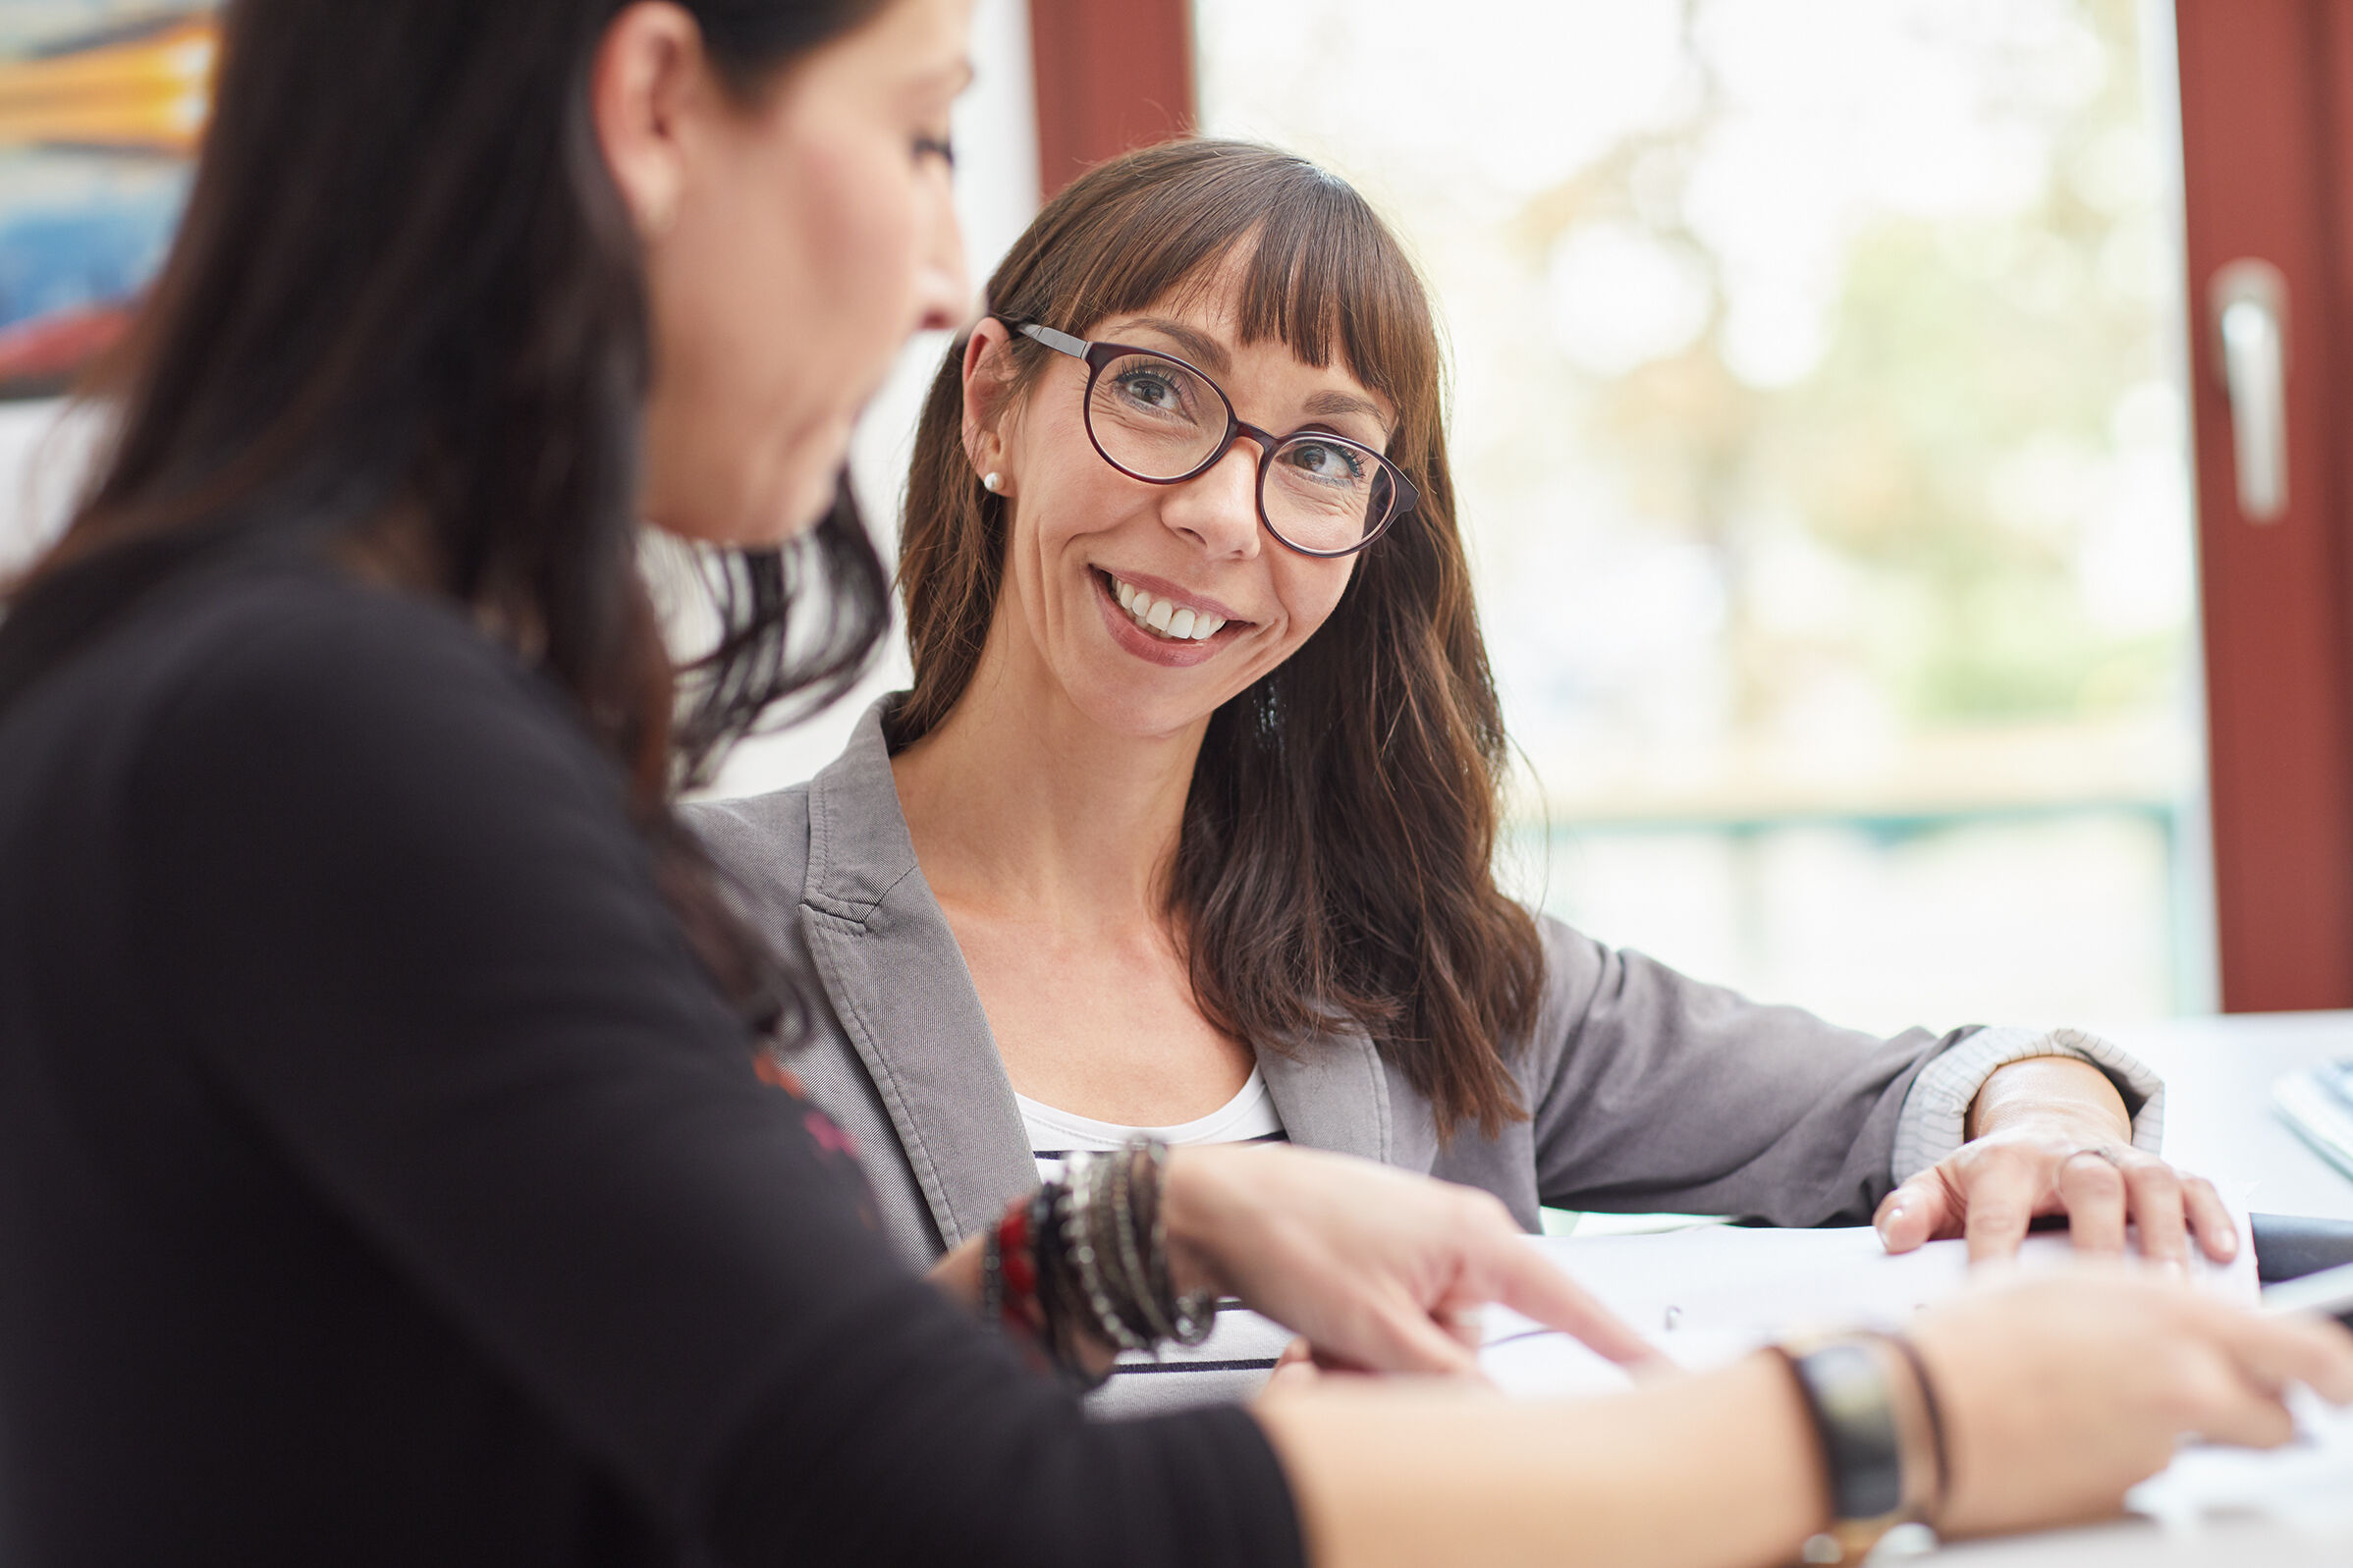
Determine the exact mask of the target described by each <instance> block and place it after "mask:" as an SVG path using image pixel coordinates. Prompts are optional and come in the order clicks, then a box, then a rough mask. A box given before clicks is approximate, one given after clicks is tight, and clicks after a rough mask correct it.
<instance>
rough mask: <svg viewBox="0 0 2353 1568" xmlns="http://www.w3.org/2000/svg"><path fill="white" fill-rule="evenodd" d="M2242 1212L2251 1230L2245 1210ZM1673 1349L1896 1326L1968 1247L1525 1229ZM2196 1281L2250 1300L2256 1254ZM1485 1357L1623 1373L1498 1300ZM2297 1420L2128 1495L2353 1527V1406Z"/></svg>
mask: <svg viewBox="0 0 2353 1568" xmlns="http://www.w3.org/2000/svg"><path fill="white" fill-rule="evenodd" d="M2235 1217H2236V1218H2237V1219H2238V1220H2239V1221H2240V1226H2241V1228H2240V1232H2239V1233H2240V1234H2241V1235H2245V1234H2247V1231H2246V1229H2245V1220H2246V1217H2245V1215H2244V1214H2243V1213H2241V1214H2238V1215H2236V1216H2235ZM1529 1245H1530V1246H1533V1247H1536V1248H1539V1249H1540V1250H1541V1251H1543V1252H1544V1254H1545V1255H1546V1256H1547V1257H1549V1258H1551V1259H1552V1260H1553V1261H1554V1262H1555V1263H1556V1264H1558V1265H1559V1266H1560V1268H1561V1269H1562V1270H1564V1271H1566V1272H1567V1273H1569V1274H1570V1275H1571V1276H1572V1277H1574V1278H1575V1279H1576V1280H1577V1282H1578V1283H1579V1284H1581V1285H1582V1286H1584V1287H1585V1289H1586V1290H1588V1291H1589V1292H1591V1293H1592V1294H1593V1295H1595V1296H1597V1297H1599V1298H1600V1299H1601V1300H1602V1301H1603V1302H1605V1303H1606V1304H1607V1305H1609V1306H1610V1307H1611V1308H1612V1309H1613V1310H1614V1311H1615V1312H1616V1313H1617V1314H1618V1315H1619V1316H1620V1317H1622V1318H1624V1319H1625V1320H1626V1321H1627V1322H1628V1323H1630V1324H1632V1325H1634V1327H1635V1328H1636V1329H1638V1330H1639V1331H1640V1332H1641V1333H1642V1334H1643V1335H1644V1336H1645V1337H1647V1338H1648V1339H1649V1340H1650V1341H1651V1342H1652V1343H1653V1344H1655V1345H1657V1346H1658V1347H1659V1348H1660V1350H1661V1351H1662V1352H1664V1353H1665V1354H1666V1355H1667V1356H1669V1358H1670V1359H1672V1360H1673V1361H1674V1362H1676V1363H1677V1364H1678V1365H1680V1366H1683V1367H1687V1368H1690V1369H1692V1370H1695V1371H1696V1370H1700V1369H1704V1368H1707V1367H1712V1366H1720V1365H1723V1364H1724V1363H1725V1362H1728V1361H1732V1360H1735V1359H1737V1358H1738V1357H1740V1356H1742V1355H1745V1354H1747V1353H1748V1352H1749V1351H1751V1350H1753V1349H1755V1348H1756V1347H1757V1346H1758V1345H1760V1344H1763V1343H1765V1342H1766V1341H1768V1340H1771V1339H1776V1338H1779V1337H1782V1336H1784V1335H1788V1334H1792V1333H1802V1332H1804V1331H1807V1330H1809V1329H1821V1328H1837V1327H1841V1326H1856V1325H1861V1326H1870V1327H1883V1328H1885V1327H1897V1326H1900V1325H1902V1324H1903V1323H1904V1322H1905V1321H1906V1320H1908V1319H1909V1318H1910V1317H1911V1316H1912V1314H1914V1313H1916V1312H1918V1311H1919V1310H1920V1309H1921V1308H1923V1307H1927V1306H1931V1305H1934V1304H1935V1303H1937V1302H1940V1301H1943V1300H1945V1299H1947V1298H1948V1297H1951V1296H1953V1295H1955V1294H1957V1293H1958V1292H1960V1291H1961V1290H1962V1289H1963V1288H1964V1287H1965V1286H1966V1284H1967V1282H1968V1252H1967V1248H1966V1247H1965V1245H1964V1244H1963V1243H1961V1242H1957V1241H1940V1242H1931V1243H1930V1244H1929V1245H1928V1246H1926V1247H1923V1248H1921V1249H1919V1250H1918V1251H1917V1252H1913V1253H1908V1254H1906V1255H1904V1256H1902V1257H1897V1258H1891V1257H1889V1256H1888V1255H1887V1253H1886V1252H1885V1251H1883V1250H1882V1249H1881V1247H1880V1243H1879V1237H1878V1236H1877V1235H1876V1234H1875V1233H1874V1232H1873V1231H1871V1230H1870V1229H1868V1228H1863V1227H1857V1228H1854V1229H1845V1230H1751V1229H1744V1228H1740V1227H1737V1226H1730V1225H1709V1226H1703V1227H1700V1228H1697V1229H1689V1230H1678V1231H1673V1232H1670V1233H1668V1234H1665V1235H1646V1236H1606V1237H1593V1238H1579V1237H1575V1236H1561V1237H1543V1238H1531V1240H1530V1242H1529ZM2069 1256H2070V1249H2069V1247H2068V1244H2067V1239H2066V1237H2065V1236H2064V1235H2033V1236H2029V1237H2028V1238H2027V1241H2026V1245H2025V1247H2024V1248H2023V1249H2022V1250H2021V1252H2020V1254H2019V1260H2018V1264H2019V1269H2020V1271H2022V1272H2026V1273H2035V1272H2043V1271H2050V1270H2052V1269H2054V1268H2059V1267H2062V1266H2064V1265H2065V1263H2066V1262H2067V1260H2068V1258H2069ZM2192 1279H2193V1283H2194V1284H2195V1285H2196V1287H2197V1288H2199V1289H2201V1290H2207V1291H2211V1292H2213V1293H2215V1294H2216V1295H2218V1296H2220V1297H2222V1298H2224V1299H2226V1300H2230V1301H2235V1302H2239V1303H2242V1304H2244V1305H2248V1306H2253V1305H2255V1303H2256V1302H2257V1300H2258V1299H2259V1297H2260V1293H2261V1286H2260V1285H2259V1284H2258V1282H2257V1280H2256V1274H2255V1255H2254V1249H2253V1248H2251V1247H2242V1248H2241V1249H2240V1250H2239V1256H2238V1258H2237V1259H2236V1260H2234V1261H2233V1262H2232V1263H2231V1264H2229V1265H2227V1266H2220V1267H2217V1266H2216V1265H2213V1264H2210V1263H2206V1262H2204V1261H2203V1260H2201V1261H2199V1262H2198V1263H2196V1264H2194V1265H2193V1266H2192ZM1486 1336H1487V1338H1486V1346H1485V1348H1484V1349H1483V1350H1482V1351H1481V1352H1480V1356H1479V1360H1480V1365H1481V1366H1482V1367H1483V1368H1485V1369H1486V1372H1487V1375H1488V1377H1489V1378H1491V1379H1494V1381H1495V1382H1496V1384H1497V1386H1499V1387H1500V1388H1502V1389H1503V1390H1504V1391H1505V1393H1506V1394H1508V1395H1510V1396H1512V1397H1514V1398H1522V1399H1536V1398H1574V1397H1579V1396H1590V1395H1594V1394H1603V1393H1612V1392H1616V1391H1618V1390H1622V1389H1625V1388H1628V1387H1631V1386H1632V1382H1631V1379H1628V1378H1627V1377H1626V1375H1625V1374H1624V1373H1623V1372H1621V1371H1620V1370H1619V1369H1618V1368H1617V1367H1615V1366H1614V1365H1612V1364H1611V1363H1610V1362H1607V1361H1604V1360H1603V1359H1602V1358H1601V1357H1599V1356H1597V1355H1595V1354H1594V1353H1593V1352H1592V1351H1590V1350H1587V1349H1586V1348H1585V1347H1584V1346H1583V1345H1581V1344H1579V1343H1577V1341H1575V1340H1574V1339H1571V1338H1569V1337H1568V1336H1567V1335H1565V1334H1561V1333H1557V1332H1554V1331H1552V1330H1550V1329H1546V1328H1542V1327H1540V1326H1539V1325H1535V1324H1533V1323H1531V1322H1529V1321H1528V1320H1527V1319H1525V1318H1523V1317H1521V1316H1519V1314H1517V1313H1514V1312H1510V1311H1508V1310H1506V1309H1504V1308H1491V1309H1489V1312H1488V1317H1487V1321H1486ZM2291 1404H2292V1405H2293V1407H2294V1408H2295V1410H2296V1415H2297V1425H2298V1429H2299V1434H2298V1436H2297V1439H2296V1441H2295V1442H2294V1443H2292V1444H2290V1445H2289V1446H2288V1447H2286V1448H2284V1449H2279V1450H2275V1451H2272V1452H2268V1453H2264V1452H2255V1451H2252V1450H2248V1449H2243V1448H2223V1447H2215V1446H2209V1445H2205V1444H2193V1445H2191V1446H2189V1447H2186V1448H2184V1449H2183V1450H2182V1451H2181V1453H2180V1455H2179V1456H2178V1457H2177V1458H2176V1459H2175V1461H2174V1463H2173V1465H2172V1467H2171V1468H2170V1469H2168V1470H2166V1471H2165V1472H2164V1473H2163V1474H2161V1475H2160V1476H2157V1477H2155V1478H2153V1479H2152V1480H2150V1481H2148V1482H2145V1483H2143V1484H2142V1485H2141V1486H2140V1487H2137V1488H2135V1489H2134V1491H2133V1492H2132V1494H2131V1497H2130V1498H2129V1500H2128V1505H2129V1506H2130V1507H2131V1508H2132V1510H2133V1511H2134V1512H2136V1513H2140V1514H2144V1515H2147V1516H2148V1517H2150V1518H2152V1519H2155V1520H2157V1521H2159V1522H2160V1523H2161V1524H2162V1525H2164V1526H2165V1527H2166V1528H2167V1529H2168V1530H2171V1531H2174V1532H2186V1533H2195V1532H2196V1531H2198V1530H2199V1529H2201V1528H2203V1526H2204V1525H2205V1524H2206V1523H2207V1522H2209V1521H2214V1520H2224V1519H2234V1518H2235V1519H2245V1518H2248V1517H2250V1516H2253V1517H2259V1518H2265V1519H2270V1520H2273V1521H2276V1522H2278V1523H2280V1524H2283V1525H2287V1526H2291V1527H2294V1528H2297V1529H2300V1530H2313V1531H2321V1532H2329V1531H2334V1532H2340V1533H2346V1532H2353V1411H2339V1410H2332V1409H2330V1408H2328V1407H2327V1406H2326V1405H2324V1404H2322V1403H2321V1402H2320V1401H2319V1400H2318V1399H2315V1398H2313V1397H2311V1396H2310V1395H2309V1394H2306V1393H2305V1392H2304V1391H2303V1390H2296V1396H2295V1397H2294V1398H2293V1399H2292V1400H2291Z"/></svg>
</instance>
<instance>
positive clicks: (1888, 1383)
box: [1774, 1334, 1944, 1563]
mask: <svg viewBox="0 0 2353 1568" xmlns="http://www.w3.org/2000/svg"><path fill="white" fill-rule="evenodd" d="M1774 1348H1775V1349H1776V1350H1777V1351H1778V1353H1779V1354H1780V1356H1781V1358H1782V1359H1783V1360H1784V1361H1786V1362H1787V1363H1788V1365H1789V1370H1790V1372H1791V1374H1792V1375H1793V1376H1794V1377H1795V1378H1796V1380H1797V1387H1798V1392H1799V1393H1800V1394H1801V1395H1802V1396H1803V1397H1804V1399H1805V1405H1806V1414H1807V1416H1808V1417H1809V1418H1810V1419H1811V1420H1812V1422H1813V1426H1814V1435H1815V1437H1816V1438H1817V1439H1818V1440H1819V1441H1820V1443H1821V1444H1822V1459H1823V1468H1824V1469H1825V1471H1826V1472H1827V1473H1828V1475H1829V1478H1830V1491H1831V1513H1832V1515H1833V1519H1832V1524H1831V1528H1830V1529H1829V1530H1827V1531H1825V1532H1823V1533H1822V1534H1821V1535H1819V1536H1816V1537H1814V1538H1813V1539H1812V1540H1810V1541H1807V1542H1806V1546H1805V1552H1804V1558H1805V1560H1806V1561H1807V1562H1809V1563H1852V1562H1860V1561H1862V1559H1863V1558H1864V1557H1866V1556H1867V1555H1869V1554H1870V1551H1871V1548H1872V1547H1874V1546H1876V1545H1877V1544H1879V1542H1880V1540H1881V1538H1883V1537H1885V1536H1886V1535H1887V1534H1888V1532H1889V1531H1892V1530H1894V1529H1896V1528H1897V1527H1899V1526H1903V1525H1914V1524H1917V1525H1926V1524H1929V1523H1931V1522H1932V1521H1933V1519H1934V1517H1935V1515H1936V1512H1937V1511H1938V1509H1939V1507H1940V1505H1941V1504H1942V1501H1943V1490H1944V1452H1943V1448H1944V1444H1943V1430H1942V1426H1941V1423H1940V1422H1939V1420H1938V1411H1937V1404H1936V1394H1935V1392H1934V1390H1933V1389H1932V1388H1931V1387H1930V1385H1929V1381H1928V1378H1927V1368H1926V1367H1924V1366H1923V1365H1922V1364H1921V1362H1920V1360H1919V1357H1918V1354H1917V1353H1916V1352H1914V1351H1913V1349H1912V1347H1911V1346H1910V1344H1908V1343H1907V1342H1905V1341H1903V1340H1901V1339H1898V1338H1896V1337H1894V1336H1892V1335H1887V1334H1844V1335H1839V1336H1837V1337H1834V1338H1828V1339H1818V1340H1812V1341H1800V1342H1797V1343H1794V1344H1784V1345H1777V1346H1775V1347H1774ZM1898 1373H1900V1374H1901V1375H1902V1377H1901V1379H1900V1380H1901V1381H1903V1382H1905V1383H1908V1384H1909V1385H1910V1386H1909V1389H1907V1390H1906V1391H1907V1392H1911V1393H1912V1394H1913V1397H1912V1398H1910V1399H1909V1400H1906V1401H1904V1408H1901V1409H1899V1408H1898V1395H1897V1391H1896V1389H1897V1383H1898V1381H1899V1379H1898V1377H1897V1376H1896V1375H1897V1374H1898Z"/></svg>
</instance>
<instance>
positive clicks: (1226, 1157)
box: [1161, 1148, 1248, 1296]
mask: <svg viewBox="0 0 2353 1568" xmlns="http://www.w3.org/2000/svg"><path fill="white" fill-rule="evenodd" d="M1237 1155H1240V1156H1241V1157H1242V1158H1243V1159H1247V1158H1248V1157H1247V1155H1246V1154H1245V1153H1244V1152H1242V1151H1239V1150H1234V1149H1224V1148H1191V1149H1172V1150H1170V1151H1169V1166H1168V1176H1167V1179H1166V1180H1165V1181H1164V1182H1163V1184H1162V1187H1161V1213H1162V1216H1163V1217H1164V1218H1165V1220H1166V1222H1167V1225H1168V1237H1169V1273H1170V1276H1171V1277H1172V1279H1173V1280H1174V1281H1175V1283H1176V1286H1177V1291H1178V1292H1179V1293H1180V1294H1184V1295H1194V1294H1202V1293H1206V1294H1209V1295H1213V1296H1229V1295H1231V1294H1232V1293H1233V1292H1232V1287H1231V1273H1230V1271H1228V1269H1227V1268H1226V1265H1225V1262H1224V1257H1223V1248H1222V1247H1221V1245H1220V1240H1221V1238H1224V1239H1226V1240H1231V1237H1232V1236H1233V1234H1234V1224H1235V1221H1236V1218H1237V1217H1238V1214H1239V1207H1240V1206H1241V1205H1242V1204H1244V1203H1245V1202H1246V1189H1244V1188H1242V1187H1240V1186H1239V1185H1237V1184H1236V1182H1235V1181H1234V1179H1233V1177H1234V1175H1235V1171H1234V1163H1235V1157H1236V1156H1237Z"/></svg>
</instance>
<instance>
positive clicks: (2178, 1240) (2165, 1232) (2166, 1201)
mask: <svg viewBox="0 0 2353 1568" xmlns="http://www.w3.org/2000/svg"><path fill="white" fill-rule="evenodd" d="M2093 1158H2094V1159H2098V1158H2099V1157H2098V1156H2094V1157H2093ZM2122 1158H2123V1159H2124V1162H2125V1163H2124V1188H2125V1192H2126V1194H2127V1195H2128V1201H2129V1202H2130V1203H2131V1205H2132V1217H2133V1219H2134V1221H2135V1222H2136V1223H2137V1224H2139V1226H2140V1227H2141V1256H2142V1257H2144V1258H2146V1259H2148V1260H2149V1261H2150V1262H2151V1263H2157V1264H2169V1265H2171V1266H2173V1267H2174V1268H2176V1269H2179V1268H2185V1267H2187V1265H2188V1264H2189V1261H2190V1238H2189V1224H2188V1220H2187V1217H2186V1213H2185V1211H2184V1209H2183V1206H2182V1195H2181V1178H2180V1177H2179V1176H2177V1175H2175V1174H2174V1173H2173V1167H2172V1166H2171V1165H2168V1164H2166V1163H2165V1162H2163V1161H2161V1160H2159V1159H2156V1158H2154V1157H2152V1156H2149V1155H2127V1156H2124V1157H2122ZM2069 1163H2070V1164H2076V1163H2081V1161H2070V1162H2069ZM2102 1163H2106V1162H2105V1161H2103V1162H2102Z"/></svg>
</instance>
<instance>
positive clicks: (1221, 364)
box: [1126, 316, 1391, 440]
mask: <svg viewBox="0 0 2353 1568" xmlns="http://www.w3.org/2000/svg"><path fill="white" fill-rule="evenodd" d="M1126 325H1127V326H1129V327H1142V328H1146V329H1148V330H1150V331H1152V332H1157V333H1159V334H1160V335H1161V336H1162V337H1164V338H1173V339H1175V340H1176V342H1177V347H1178V348H1180V349H1182V350H1183V351H1184V352H1185V357H1187V358H1189V359H1192V360H1195V361H1196V362H1198V363H1199V364H1200V366H1201V368H1202V369H1204V370H1207V371H1209V372H1210V373H1211V374H1213V375H1220V376H1224V375H1231V374H1232V372H1233V356H1232V355H1231V354H1229V353H1228V352H1227V351H1226V346H1225V345H1224V344H1222V343H1220V342H1218V340H1217V339H1215V338H1213V337H1211V336H1210V335H1209V334H1208V333H1206V332H1203V331H1201V330H1200V329H1199V328H1197V327H1188V326H1186V325H1185V324H1184V323H1183V322H1181V321H1171V320H1169V319H1168V318H1167V317H1166V316H1136V317H1134V318H1132V319H1131V320H1129V321H1128V322H1127V323H1126ZM1301 408H1302V411H1303V412H1305V413H1306V415H1307V416H1308V417H1309V418H1310V419H1340V418H1345V417H1346V416H1348V415H1349V414H1362V415H1363V416H1364V417H1366V418H1368V419H1370V420H1372V421H1373V423H1375V424H1377V425H1379V426H1380V427H1381V433H1382V439H1383V440H1387V439H1388V437H1389V435H1390V433H1391V432H1390V428H1389V415H1388V414H1387V413H1385V412H1383V411H1382V408H1381V406H1380V405H1379V404H1377V403H1375V402H1373V400H1372V399H1370V398H1363V397H1359V396H1357V395H1356V394H1355V393H1353V392H1338V391H1330V390H1327V391H1324V392H1318V393H1314V394H1311V395H1310V396H1309V397H1308V399H1307V401H1306V403H1305V404H1303V405H1302V406H1301Z"/></svg>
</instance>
